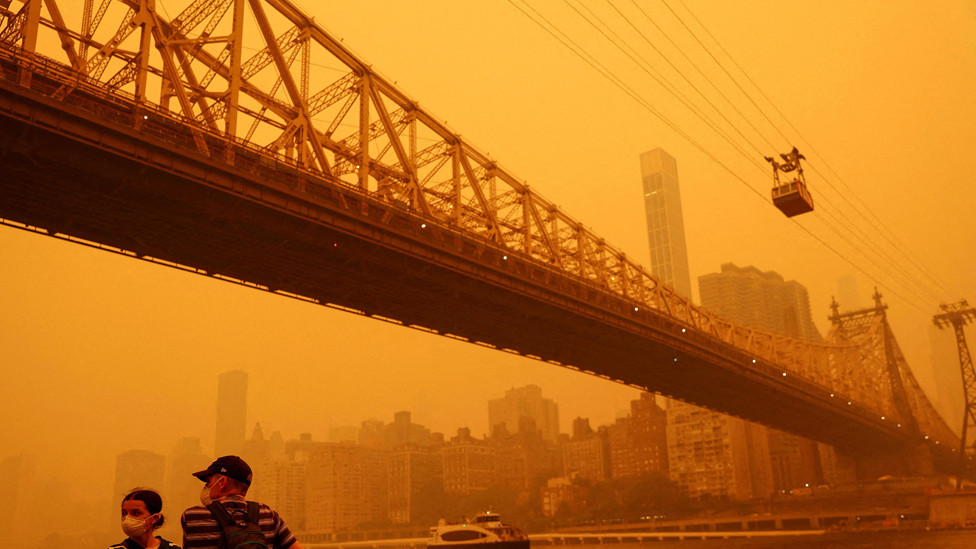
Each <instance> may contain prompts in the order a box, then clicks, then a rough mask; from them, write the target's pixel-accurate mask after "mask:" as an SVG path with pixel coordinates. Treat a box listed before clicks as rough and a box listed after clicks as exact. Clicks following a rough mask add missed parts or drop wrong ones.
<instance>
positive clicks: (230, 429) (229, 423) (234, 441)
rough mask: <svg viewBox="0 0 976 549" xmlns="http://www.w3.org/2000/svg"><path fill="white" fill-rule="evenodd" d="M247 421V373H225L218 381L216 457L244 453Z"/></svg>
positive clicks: (235, 371) (236, 371)
mask: <svg viewBox="0 0 976 549" xmlns="http://www.w3.org/2000/svg"><path fill="white" fill-rule="evenodd" d="M246 421H247V372H243V371H241V370H232V371H230V372H224V373H222V374H220V376H219V377H218V380H217V433H216V437H215V439H214V455H215V456H226V455H235V456H239V455H241V453H242V452H243V451H244V436H245V433H244V431H245V429H246V428H247V425H246Z"/></svg>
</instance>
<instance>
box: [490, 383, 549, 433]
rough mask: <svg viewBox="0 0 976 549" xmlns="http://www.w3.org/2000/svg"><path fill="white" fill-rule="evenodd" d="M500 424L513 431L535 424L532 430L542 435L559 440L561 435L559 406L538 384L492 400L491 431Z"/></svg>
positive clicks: (519, 388)
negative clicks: (544, 393) (544, 396)
mask: <svg viewBox="0 0 976 549" xmlns="http://www.w3.org/2000/svg"><path fill="white" fill-rule="evenodd" d="M526 419H529V420H531V422H530V423H527V422H526ZM499 425H504V426H505V427H504V428H505V430H506V431H507V432H509V433H512V434H515V433H519V432H521V431H522V429H523V428H527V427H529V426H530V425H534V427H532V429H533V430H535V431H538V432H539V433H540V434H541V435H542V438H544V439H546V440H550V441H555V440H556V439H557V438H558V437H559V405H558V404H556V403H555V402H554V401H553V400H552V399H551V398H543V396H542V389H541V388H540V387H539V386H538V385H526V386H525V387H513V388H511V389H509V390H507V391H505V396H504V397H502V398H498V399H493V400H489V401H488V432H489V433H493V432H494V431H495V429H496V428H498V426H499Z"/></svg>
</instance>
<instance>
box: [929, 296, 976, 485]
mask: <svg viewBox="0 0 976 549" xmlns="http://www.w3.org/2000/svg"><path fill="white" fill-rule="evenodd" d="M939 307H940V308H941V309H942V311H943V312H942V313H940V314H937V315H935V316H934V317H933V318H932V321H933V322H935V325H936V326H938V327H939V328H947V327H949V326H952V327H953V328H954V329H955V331H956V347H957V348H958V349H959V368H960V370H962V385H963V396H964V397H965V401H966V408H965V411H964V412H963V416H962V436H961V438H960V442H959V476H958V477H957V478H956V489H957V490H958V489H960V488H961V486H962V479H963V477H964V476H965V474H966V471H967V467H966V465H967V462H968V461H969V456H967V454H966V430H967V428H968V427H969V423H970V422H972V424H973V428H974V429H976V368H974V367H973V359H972V356H970V354H969V347H968V346H967V345H966V333H965V332H964V331H963V326H965V325H966V324H968V323H969V322H970V321H972V320H976V309H974V308H972V307H970V306H969V304H968V303H967V302H966V300H965V299H964V300H962V301H960V302H958V303H952V304H950V305H939ZM973 446H974V453H976V442H974V444H973Z"/></svg>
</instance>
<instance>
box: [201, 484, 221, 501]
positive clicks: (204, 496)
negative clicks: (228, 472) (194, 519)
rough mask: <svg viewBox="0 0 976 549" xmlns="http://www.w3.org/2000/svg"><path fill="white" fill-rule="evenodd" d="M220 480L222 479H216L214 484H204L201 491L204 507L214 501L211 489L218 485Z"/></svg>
mask: <svg viewBox="0 0 976 549" xmlns="http://www.w3.org/2000/svg"><path fill="white" fill-rule="evenodd" d="M218 482H220V479H217V480H215V481H214V482H213V484H210V483H207V484H204V485H203V490H201V491H200V503H202V504H203V506H204V507H206V506H208V505H210V504H211V503H213V498H212V497H210V491H211V490H213V487H214V486H216V485H217V483H218Z"/></svg>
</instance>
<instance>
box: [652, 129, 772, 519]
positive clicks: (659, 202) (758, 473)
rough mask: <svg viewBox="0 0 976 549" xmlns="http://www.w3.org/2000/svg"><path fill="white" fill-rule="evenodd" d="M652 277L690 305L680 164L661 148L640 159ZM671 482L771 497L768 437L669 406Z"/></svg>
mask: <svg viewBox="0 0 976 549" xmlns="http://www.w3.org/2000/svg"><path fill="white" fill-rule="evenodd" d="M640 164H641V182H642V183H643V188H644V210H645V212H646V214H647V241H648V244H649V245H650V251H651V273H652V274H653V275H654V276H656V277H657V278H658V279H659V280H660V281H661V282H662V283H664V284H665V285H667V286H670V287H672V288H674V290H675V291H676V292H677V293H678V294H679V295H681V296H683V297H685V298H687V299H689V300H690V299H691V273H690V269H689V267H688V251H687V245H686V243H685V226H684V218H683V216H682V214H681V192H680V190H679V188H678V163H677V161H675V159H674V157H673V156H671V155H670V154H668V153H666V152H665V151H664V150H662V149H660V148H658V149H653V150H650V151H647V152H645V153H643V154H641V155H640ZM667 444H668V464H669V469H670V476H671V479H672V480H674V481H675V482H677V483H679V484H680V485H682V486H683V487H684V488H685V489H686V490H687V491H688V494H689V495H691V496H692V497H696V498H697V497H703V496H705V494H710V495H711V496H714V497H728V498H731V499H739V500H744V499H750V498H753V497H765V496H768V495H769V493H770V492H771V491H772V478H771V477H772V474H771V470H770V465H769V449H768V445H767V444H766V437H765V432H764V431H763V430H762V428H761V427H759V426H758V425H753V424H750V423H747V422H745V421H743V420H741V419H738V418H734V417H730V416H726V415H724V414H720V413H718V412H713V411H711V410H706V409H704V408H699V407H697V406H694V405H692V404H688V403H685V402H681V401H677V400H668V401H667Z"/></svg>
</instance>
